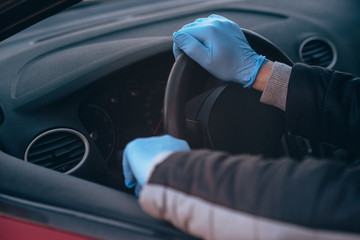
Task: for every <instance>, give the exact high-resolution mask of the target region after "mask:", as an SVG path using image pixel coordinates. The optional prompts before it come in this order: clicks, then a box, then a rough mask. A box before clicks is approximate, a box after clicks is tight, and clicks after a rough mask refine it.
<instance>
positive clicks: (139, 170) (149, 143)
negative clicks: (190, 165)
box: [122, 135, 190, 194]
mask: <svg viewBox="0 0 360 240" xmlns="http://www.w3.org/2000/svg"><path fill="white" fill-rule="evenodd" d="M185 150H190V147H189V145H188V144H187V142H186V141H184V140H180V139H177V138H174V137H172V136H170V135H164V136H161V137H150V138H138V139H135V140H133V141H131V142H130V143H128V144H127V145H126V147H125V150H124V153H123V160H122V165H123V172H124V177H125V185H126V186H127V187H128V188H132V187H134V186H136V187H135V193H136V194H137V193H138V192H139V191H140V189H141V187H142V186H143V185H144V184H145V182H146V179H145V178H146V173H147V171H148V168H149V166H150V163H151V160H153V159H154V157H156V156H157V155H158V154H160V153H167V152H169V153H171V152H178V151H185Z"/></svg>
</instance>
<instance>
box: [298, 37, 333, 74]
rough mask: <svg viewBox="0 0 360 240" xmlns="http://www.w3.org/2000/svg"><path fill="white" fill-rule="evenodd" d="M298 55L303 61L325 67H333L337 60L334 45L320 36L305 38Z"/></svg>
mask: <svg viewBox="0 0 360 240" xmlns="http://www.w3.org/2000/svg"><path fill="white" fill-rule="evenodd" d="M299 56H300V60H301V61H302V62H303V63H306V64H309V65H316V66H321V67H326V68H332V67H334V65H335V63H336V60H337V53H336V49H335V46H334V45H333V44H332V43H331V42H330V41H329V40H327V39H324V38H321V37H309V38H307V39H305V40H304V41H303V42H302V43H301V45H300V48H299Z"/></svg>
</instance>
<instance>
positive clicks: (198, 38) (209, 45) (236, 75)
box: [173, 15, 267, 87]
mask: <svg viewBox="0 0 360 240" xmlns="http://www.w3.org/2000/svg"><path fill="white" fill-rule="evenodd" d="M173 37H174V45H173V51H174V56H175V58H177V56H178V55H179V54H180V52H181V50H183V51H184V52H185V53H186V54H187V55H188V56H189V57H190V58H192V59H193V60H194V61H196V62H197V63H199V64H200V65H201V66H202V67H203V68H204V69H206V70H207V71H208V72H210V73H211V74H213V75H214V76H215V77H217V78H219V79H222V80H224V81H232V82H237V83H240V84H242V85H243V86H244V87H251V86H252V84H253V83H254V81H255V78H256V75H257V72H258V71H259V69H260V67H261V66H262V65H263V64H264V63H265V62H266V61H267V59H266V58H265V57H264V56H260V55H258V54H257V53H256V52H255V51H254V50H253V49H252V48H251V47H250V45H249V43H248V41H247V40H246V38H245V36H244V33H243V32H242V30H241V29H240V27H239V26H238V25H237V24H236V23H234V22H232V21H230V20H228V19H226V18H224V17H222V16H219V15H211V16H209V17H208V18H200V19H197V20H196V21H195V22H193V23H190V24H188V25H185V26H184V27H183V28H182V29H180V30H179V31H177V32H175V33H174V35H173Z"/></svg>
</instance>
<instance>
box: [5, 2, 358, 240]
mask: <svg viewBox="0 0 360 240" xmlns="http://www.w3.org/2000/svg"><path fill="white" fill-rule="evenodd" d="M359 10H360V3H358V2H357V1H356V0H347V1H339V0H337V1H336V0H326V1H325V0H319V1H312V0H303V1H287V0H274V1H267V0H249V1H240V0H239V1H228V0H212V1H204V0H186V1H179V0H168V1H161V0H157V1H145V0H136V1H127V0H125V1H111V0H110V1H97V0H93V1H83V2H81V3H79V4H77V5H74V6H72V7H70V8H68V9H66V10H65V11H62V12H61V13H58V14H57V15H54V16H52V17H49V18H47V19H45V20H44V21H41V22H39V23H37V24H35V25H33V26H31V27H29V28H27V29H25V30H23V31H21V32H19V33H17V34H16V35H14V36H12V37H10V38H8V39H6V40H4V41H2V42H0V52H1V54H0V69H1V70H0V85H1V86H0V150H1V151H0V162H1V163H0V164H1V168H0V182H1V184H0V212H1V213H2V214H5V215H8V216H13V217H16V218H20V219H26V220H29V221H31V222H35V223H38V224H41V225H45V226H48V227H53V228H57V229H63V230H66V231H69V232H74V233H78V234H81V235H85V236H92V237H95V238H101V239H118V238H119V236H121V237H123V238H125V239H195V237H192V236H190V235H188V234H186V233H183V232H181V231H179V230H177V229H176V228H174V227H173V226H171V225H170V224H168V223H165V222H162V221H159V220H156V219H153V218H151V217H150V216H148V215H147V214H145V213H144V212H143V211H142V210H141V208H140V206H139V204H138V203H137V201H136V197H135V196H134V194H133V189H127V188H126V187H125V185H124V180H123V175H122V151H123V149H124V147H125V146H126V144H127V143H128V142H129V141H131V140H133V139H135V138H138V137H149V136H158V135H163V134H165V133H169V134H171V135H173V136H176V137H179V138H183V139H186V140H188V142H189V143H190V146H191V147H192V148H209V149H214V150H220V151H227V152H230V153H233V154H240V153H251V154H263V155H265V156H269V157H279V156H291V157H292V158H294V159H296V160H299V161H300V160H301V159H302V158H303V157H304V156H307V155H315V156H318V157H330V156H337V157H338V158H342V159H344V161H351V160H349V159H352V158H351V156H349V154H348V153H347V152H346V151H344V150H342V149H339V148H337V147H336V146H330V145H327V144H325V143H314V142H311V141H309V140H307V139H304V138H301V137H299V136H292V135H289V134H288V133H287V131H286V128H285V123H284V116H283V112H282V111H280V110H279V109H276V108H274V107H271V106H267V105H264V104H261V103H260V102H259V98H260V96H261V93H260V92H258V91H256V90H253V89H244V88H243V87H241V86H238V85H236V84H228V83H224V82H222V81H221V80H219V79H216V78H215V77H213V76H211V75H210V74H209V73H207V72H206V71H205V70H203V69H202V68H201V67H200V66H198V65H197V64H196V63H195V62H193V61H192V60H191V59H190V58H188V57H187V56H186V55H181V56H180V57H179V58H178V59H177V61H176V62H175V59H174V56H173V52H172V34H173V32H175V31H177V30H178V29H180V28H181V27H182V26H183V25H185V24H187V23H190V22H192V21H194V20H195V19H197V18H200V17H207V16H209V15H211V14H218V15H221V16H224V17H226V18H229V19H231V20H232V21H234V22H236V23H238V24H239V25H240V26H241V27H242V28H243V30H244V33H245V36H246V37H247V39H248V41H249V43H250V45H251V46H252V47H253V48H254V49H255V50H256V51H257V52H258V53H259V54H262V55H264V56H266V57H267V58H268V59H271V60H274V61H280V62H284V63H286V64H288V65H292V64H293V63H295V62H302V63H305V64H310V65H319V66H323V67H327V68H329V69H336V70H339V71H346V72H349V73H353V74H357V75H360V67H359V62H360V59H359V56H360V45H359V44H358V43H359V42H360V31H357V30H356V29H357V23H359V22H360V14H359V12H360V11H359ZM245 103H249V104H245ZM264 119H265V120H266V121H264ZM263 122H265V123H264V124H260V123H263Z"/></svg>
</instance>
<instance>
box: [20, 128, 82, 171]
mask: <svg viewBox="0 0 360 240" xmlns="http://www.w3.org/2000/svg"><path fill="white" fill-rule="evenodd" d="M88 152H89V144H88V142H87V140H86V138H85V137H84V136H83V135H82V134H81V133H79V132H77V131H74V130H71V129H66V128H60V129H54V130H50V131H47V132H45V133H42V134H40V135H39V136H38V137H36V138H35V139H34V140H33V141H32V142H31V143H30V144H29V146H28V147H27V150H26V152H25V161H28V162H31V163H34V164H37V165H40V166H43V167H46V168H50V169H53V170H56V171H59V172H63V173H71V172H73V171H75V170H76V169H77V168H79V167H80V165H82V163H83V162H84V161H85V159H86V158H87V155H88Z"/></svg>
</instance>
